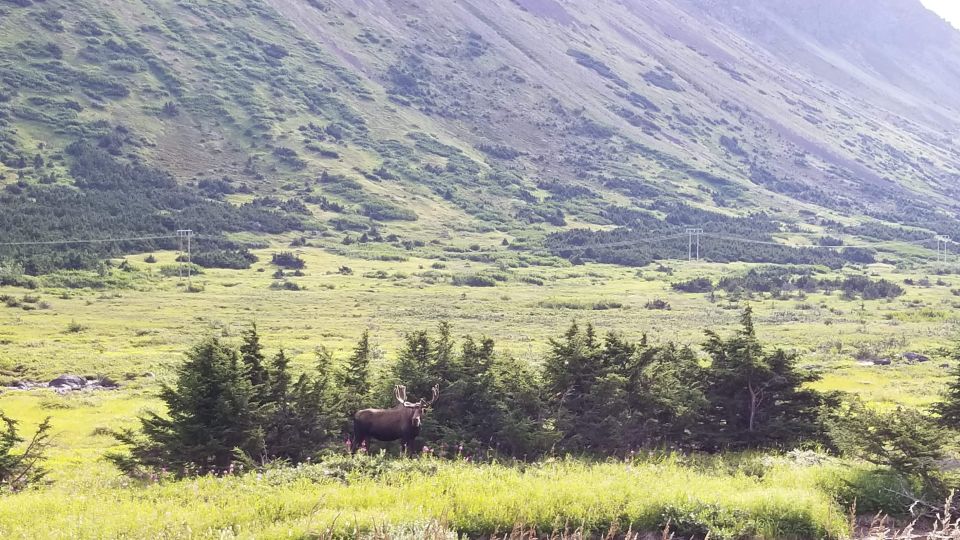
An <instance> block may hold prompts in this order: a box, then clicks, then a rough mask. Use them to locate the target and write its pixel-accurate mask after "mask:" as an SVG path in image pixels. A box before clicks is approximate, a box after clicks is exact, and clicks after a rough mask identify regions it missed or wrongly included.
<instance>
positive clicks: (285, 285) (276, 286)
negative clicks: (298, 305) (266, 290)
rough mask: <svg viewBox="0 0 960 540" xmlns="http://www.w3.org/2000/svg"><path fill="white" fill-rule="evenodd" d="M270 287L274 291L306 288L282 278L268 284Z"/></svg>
mask: <svg viewBox="0 0 960 540" xmlns="http://www.w3.org/2000/svg"><path fill="white" fill-rule="evenodd" d="M270 288H271V289H273V290H275V291H303V290H306V287H304V286H302V285H299V284H297V283H296V282H294V281H289V280H286V279H285V280H283V281H274V282H273V283H271V284H270Z"/></svg>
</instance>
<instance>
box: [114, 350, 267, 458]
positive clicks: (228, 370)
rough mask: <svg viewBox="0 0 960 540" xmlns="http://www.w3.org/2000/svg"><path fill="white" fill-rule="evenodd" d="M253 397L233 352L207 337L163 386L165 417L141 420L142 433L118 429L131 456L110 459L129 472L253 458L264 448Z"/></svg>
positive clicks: (236, 356) (261, 453)
mask: <svg viewBox="0 0 960 540" xmlns="http://www.w3.org/2000/svg"><path fill="white" fill-rule="evenodd" d="M252 395H253V391H252V388H251V385H250V382H249V380H248V379H247V378H246V376H245V373H244V370H243V369H242V368H241V367H240V359H239V355H238V354H237V351H236V350H233V349H230V348H229V347H227V346H225V345H223V344H222V343H220V342H219V341H218V340H216V339H213V338H211V339H207V340H205V341H203V342H201V343H200V344H199V345H197V346H196V347H194V348H193V349H192V350H191V351H190V352H188V353H187V361H186V362H185V363H183V364H182V365H181V366H179V367H178V368H177V383H176V385H175V386H168V385H164V386H163V388H162V390H161V392H160V399H161V400H162V401H163V402H164V404H165V405H166V408H167V415H166V416H161V415H160V414H158V413H155V412H151V413H148V414H147V415H146V416H142V417H141V418H140V427H141V430H142V432H141V433H136V432H134V431H133V430H129V429H127V430H123V431H121V432H119V433H117V434H116V436H117V438H118V439H119V440H120V441H121V442H123V443H126V444H127V445H129V447H130V454H129V455H122V454H112V455H111V456H110V458H111V459H112V460H113V461H114V463H116V464H117V465H118V466H119V467H120V468H121V469H122V470H125V471H128V472H132V471H133V470H135V469H136V468H138V467H140V466H146V467H151V468H160V467H168V468H172V469H174V470H180V471H183V470H185V469H186V468H187V467H194V466H195V467H198V468H200V469H201V470H208V469H210V468H219V469H222V468H226V467H227V466H228V465H229V464H230V463H231V462H232V461H233V460H234V459H238V458H239V459H245V460H253V459H256V458H258V457H260V456H261V455H263V454H264V450H265V448H264V443H263V439H262V433H261V430H260V426H259V425H258V423H257V415H256V414H255V412H254V409H253V407H252V405H251V401H250V400H251V397H252Z"/></svg>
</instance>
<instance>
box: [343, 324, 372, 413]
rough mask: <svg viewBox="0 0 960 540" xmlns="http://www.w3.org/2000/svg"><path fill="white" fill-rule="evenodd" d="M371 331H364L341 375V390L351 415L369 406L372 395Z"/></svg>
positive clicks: (345, 405)
mask: <svg viewBox="0 0 960 540" xmlns="http://www.w3.org/2000/svg"><path fill="white" fill-rule="evenodd" d="M371 356H372V351H371V349H370V331H369V330H364V331H363V334H362V335H361V336H360V340H359V341H358V342H357V346H356V347H355V348H354V349H353V353H352V354H351V355H350V358H348V359H347V363H346V365H345V366H344V367H343V371H342V372H341V374H340V390H341V392H342V393H343V396H344V400H343V401H344V407H345V409H346V411H347V412H348V413H349V414H353V413H354V412H356V411H358V410H360V409H361V408H363V407H364V406H366V405H367V398H368V397H369V395H370V359H371Z"/></svg>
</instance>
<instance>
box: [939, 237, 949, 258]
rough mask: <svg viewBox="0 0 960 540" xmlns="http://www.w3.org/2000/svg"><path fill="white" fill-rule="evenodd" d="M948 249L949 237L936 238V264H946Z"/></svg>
mask: <svg viewBox="0 0 960 540" xmlns="http://www.w3.org/2000/svg"><path fill="white" fill-rule="evenodd" d="M941 246H942V247H941ZM949 249H950V237H949V236H943V235H940V236H937V262H941V261H943V262H947V257H948V255H949V253H950V251H949Z"/></svg>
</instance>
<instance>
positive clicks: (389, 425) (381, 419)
mask: <svg viewBox="0 0 960 540" xmlns="http://www.w3.org/2000/svg"><path fill="white" fill-rule="evenodd" d="M439 394H440V389H439V387H437V386H434V387H433V398H432V399H431V400H430V401H427V400H425V399H421V400H420V401H417V402H415V403H411V402H409V401H407V392H406V388H404V387H403V386H397V387H396V388H394V397H396V398H397V401H398V402H399V403H397V405H396V406H395V407H393V408H391V409H363V410H360V411H357V412H356V414H354V415H353V443H352V448H351V451H352V452H353V453H356V452H357V450H358V449H360V447H361V446H362V445H363V444H364V443H365V442H367V441H369V440H370V439H376V440H378V441H385V442H387V441H396V440H400V441H401V442H402V444H403V450H404V451H405V452H409V451H410V450H411V449H412V447H413V442H414V440H415V439H416V438H417V436H418V435H420V428H421V424H422V417H423V411H424V409H426V408H427V407H429V406H430V405H432V404H433V402H434V401H436V400H437V396H438V395H439Z"/></svg>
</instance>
